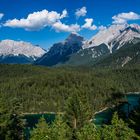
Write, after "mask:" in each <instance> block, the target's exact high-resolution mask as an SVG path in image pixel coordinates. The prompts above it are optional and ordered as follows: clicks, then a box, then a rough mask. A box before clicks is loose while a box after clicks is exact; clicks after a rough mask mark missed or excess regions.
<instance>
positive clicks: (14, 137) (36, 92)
mask: <svg viewBox="0 0 140 140" xmlns="http://www.w3.org/2000/svg"><path fill="white" fill-rule="evenodd" d="M139 77H140V66H139V65H137V66H135V65H132V66H127V67H123V68H116V69H112V68H104V69H103V68H91V67H78V68H76V67H53V68H48V67H41V66H33V65H0V139H2V140H5V139H6V140H22V139H24V138H25V137H24V128H25V123H26V122H25V120H24V121H23V120H22V119H21V118H22V117H21V116H23V115H24V113H40V112H55V113H59V112H62V114H63V115H58V116H57V117H56V120H55V121H54V122H53V124H51V125H50V124H47V123H46V121H45V120H44V118H43V117H42V118H41V119H40V120H39V123H38V124H37V125H36V127H35V128H34V129H33V130H32V131H31V136H30V138H31V139H32V140H71V139H72V140H73V139H77V140H129V139H139V136H138V134H139V132H140V131H139V129H138V128H139V119H138V118H139V117H140V114H139V108H137V109H136V110H135V111H133V112H132V113H131V115H130V120H129V119H126V118H120V116H119V113H117V112H115V113H114V116H113V118H112V121H111V122H110V123H109V125H104V126H103V127H100V128H97V127H96V126H95V125H94V124H93V123H91V121H90V119H91V118H92V117H93V116H94V113H95V112H96V111H99V110H101V109H103V108H105V107H108V106H112V105H113V104H116V102H117V99H118V98H120V95H123V93H127V92H139V91H140V78H139ZM136 112H137V113H136Z"/></svg>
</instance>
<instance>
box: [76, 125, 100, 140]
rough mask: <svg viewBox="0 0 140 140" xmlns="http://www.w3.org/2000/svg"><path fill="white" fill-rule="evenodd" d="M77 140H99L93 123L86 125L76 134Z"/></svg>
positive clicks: (98, 134)
mask: <svg viewBox="0 0 140 140" xmlns="http://www.w3.org/2000/svg"><path fill="white" fill-rule="evenodd" d="M77 140H100V133H99V131H98V130H97V128H96V126H95V125H94V124H93V123H88V124H85V125H84V127H82V128H81V129H80V131H78V132H77Z"/></svg>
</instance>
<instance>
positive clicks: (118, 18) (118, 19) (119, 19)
mask: <svg viewBox="0 0 140 140" xmlns="http://www.w3.org/2000/svg"><path fill="white" fill-rule="evenodd" d="M112 19H113V24H125V23H127V21H130V20H138V19H140V15H139V14H137V13H134V12H129V13H120V14H118V15H115V16H113V17H112Z"/></svg>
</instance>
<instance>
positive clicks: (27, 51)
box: [0, 40, 46, 63]
mask: <svg viewBox="0 0 140 140" xmlns="http://www.w3.org/2000/svg"><path fill="white" fill-rule="evenodd" d="M45 53H46V51H45V50H43V49H42V48H40V47H38V46H34V45H32V44H31V43H28V42H23V41H14V40H2V41H1V42H0V63H32V62H33V61H35V60H36V59H37V58H39V57H41V56H42V55H44V54H45Z"/></svg>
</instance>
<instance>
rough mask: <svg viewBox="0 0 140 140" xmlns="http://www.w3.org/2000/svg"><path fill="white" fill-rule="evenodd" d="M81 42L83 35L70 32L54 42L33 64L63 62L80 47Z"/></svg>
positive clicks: (49, 64) (50, 64)
mask: <svg viewBox="0 0 140 140" xmlns="http://www.w3.org/2000/svg"><path fill="white" fill-rule="evenodd" d="M83 42H84V38H83V37H81V36H80V35H78V34H76V33H71V34H70V35H69V36H68V38H66V39H65V40H64V41H63V42H59V43H56V44H54V45H53V46H52V47H51V48H50V49H49V51H48V52H47V53H46V54H45V55H44V56H43V57H41V58H39V59H38V60H37V61H36V62H35V64H37V65H46V66H53V65H58V64H64V63H66V62H67V61H68V60H69V57H70V56H71V55H72V54H74V53H77V52H78V51H79V50H80V49H82V45H83Z"/></svg>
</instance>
